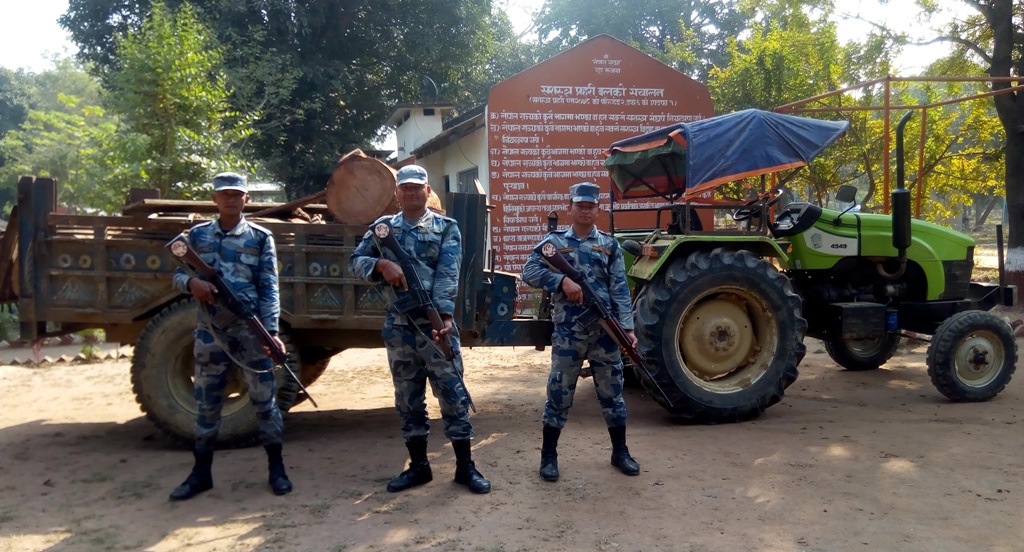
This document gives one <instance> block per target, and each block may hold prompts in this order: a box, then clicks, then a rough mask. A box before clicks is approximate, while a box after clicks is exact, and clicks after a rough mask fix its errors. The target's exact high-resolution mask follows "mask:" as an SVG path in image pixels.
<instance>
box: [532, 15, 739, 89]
mask: <svg viewBox="0 0 1024 552" xmlns="http://www.w3.org/2000/svg"><path fill="white" fill-rule="evenodd" d="M739 4H740V2H739V0H707V1H703V0H628V1H627V0H589V1H587V2H582V1H580V0H545V2H544V5H543V6H542V7H541V9H540V12H539V13H538V14H537V17H536V18H535V24H536V32H537V36H538V39H539V42H540V43H541V44H542V45H543V49H542V55H543V57H549V56H551V55H554V54H556V53H558V52H560V51H562V50H565V49H568V48H571V47H573V46H576V45H577V44H579V43H580V42H583V41H584V40H587V39H589V38H593V37H594V36H597V35H599V34H609V35H611V36H614V37H615V38H618V39H619V40H622V41H623V42H626V43H627V44H631V45H633V46H635V47H636V48H638V49H640V50H641V51H643V52H645V53H647V54H649V55H651V56H653V57H655V58H657V59H659V60H661V61H663V62H665V63H667V64H669V65H671V66H673V67H675V68H676V69H678V70H679V71H682V72H683V73H686V74H688V75H691V76H694V77H696V78H698V79H700V80H704V79H705V78H706V76H707V74H708V71H709V69H710V68H711V67H713V66H719V67H721V66H724V65H726V64H727V62H728V56H729V54H728V53H727V51H726V45H727V43H728V40H729V39H730V38H731V37H734V36H736V35H738V34H740V33H741V32H742V31H743V29H744V24H745V23H746V17H747V13H746V12H745V10H741V9H740V5H739Z"/></svg>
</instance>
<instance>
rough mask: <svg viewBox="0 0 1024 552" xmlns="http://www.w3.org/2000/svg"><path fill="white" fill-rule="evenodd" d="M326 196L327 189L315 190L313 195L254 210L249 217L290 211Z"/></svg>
mask: <svg viewBox="0 0 1024 552" xmlns="http://www.w3.org/2000/svg"><path fill="white" fill-rule="evenodd" d="M326 196H327V190H323V191H321V192H317V193H315V194H313V195H310V196H306V197H303V198H299V199H296V200H295V201H289V202H288V203H275V204H273V205H270V206H268V207H267V208H266V209H261V210H259V211H256V212H254V213H253V214H252V215H250V216H251V217H253V218H255V217H266V216H269V215H272V214H274V213H290V212H292V211H294V210H296V209H298V208H300V207H306V206H308V205H312V204H313V203H314V202H316V201H319V200H321V199H323V198H324V197H326ZM250 205H251V204H250ZM257 205H266V204H265V203H258V204H257Z"/></svg>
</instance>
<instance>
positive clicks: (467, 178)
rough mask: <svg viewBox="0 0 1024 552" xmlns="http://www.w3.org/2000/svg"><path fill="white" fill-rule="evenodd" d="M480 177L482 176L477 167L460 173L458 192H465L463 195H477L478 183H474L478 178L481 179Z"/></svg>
mask: <svg viewBox="0 0 1024 552" xmlns="http://www.w3.org/2000/svg"><path fill="white" fill-rule="evenodd" d="M479 175H480V172H479V171H478V170H477V168H476V167H473V168H472V169H469V170H465V171H462V172H460V173H459V175H458V176H459V182H458V186H459V188H458V190H457V191H459V192H463V193H473V194H475V193H476V183H475V182H474V181H475V180H476V179H477V178H479Z"/></svg>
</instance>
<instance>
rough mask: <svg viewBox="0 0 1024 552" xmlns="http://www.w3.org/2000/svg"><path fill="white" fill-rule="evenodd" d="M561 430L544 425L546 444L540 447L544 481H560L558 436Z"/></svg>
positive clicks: (541, 473)
mask: <svg viewBox="0 0 1024 552" xmlns="http://www.w3.org/2000/svg"><path fill="white" fill-rule="evenodd" d="M561 434H562V430H561V428H557V427H554V426H549V425H547V424H544V444H542V445H541V447H540V476H541V477H542V478H543V479H544V481H558V450H557V447H558V436H559V435H561Z"/></svg>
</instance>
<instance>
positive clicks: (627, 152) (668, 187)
mask: <svg viewBox="0 0 1024 552" xmlns="http://www.w3.org/2000/svg"><path fill="white" fill-rule="evenodd" d="M849 126H850V124H849V123H848V122H846V121H823V120H820V119H808V118H806V117H796V116H794V115H783V114H780V113H772V112H770V111H761V110H758V109H747V110H745V111H738V112H736V113H730V114H728V115H722V116H719V117H712V118H710V119H704V120H701V121H695V122H692V123H677V124H674V125H672V126H667V127H665V128H661V129H658V130H654V131H651V132H648V133H646V134H641V135H639V136H634V137H632V138H627V139H625V140H619V141H618V142H615V143H614V144H612V145H611V148H609V150H608V158H607V159H606V160H605V162H604V166H605V167H607V168H608V172H609V173H610V175H611V177H612V181H613V182H614V184H615V188H616V189H615V190H614V191H615V192H616V197H619V198H630V197H652V196H661V195H674V196H679V195H686V196H690V195H693V194H696V193H699V192H702V191H705V190H709V189H712V188H715V187H717V186H719V185H721V184H725V183H727V182H733V181H736V180H739V179H741V178H745V177H749V176H758V175H761V174H767V173H772V172H776V171H780V170H784V169H792V168H797V167H802V166H804V165H807V164H808V163H810V162H811V160H812V159H814V158H815V157H816V156H817V155H818V154H819V153H821V151H822V150H824V149H825V148H826V147H828V145H829V144H831V143H832V142H835V141H836V140H837V139H838V138H839V137H840V136H842V135H843V133H845V132H846V129H847V128H848V127H849Z"/></svg>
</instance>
